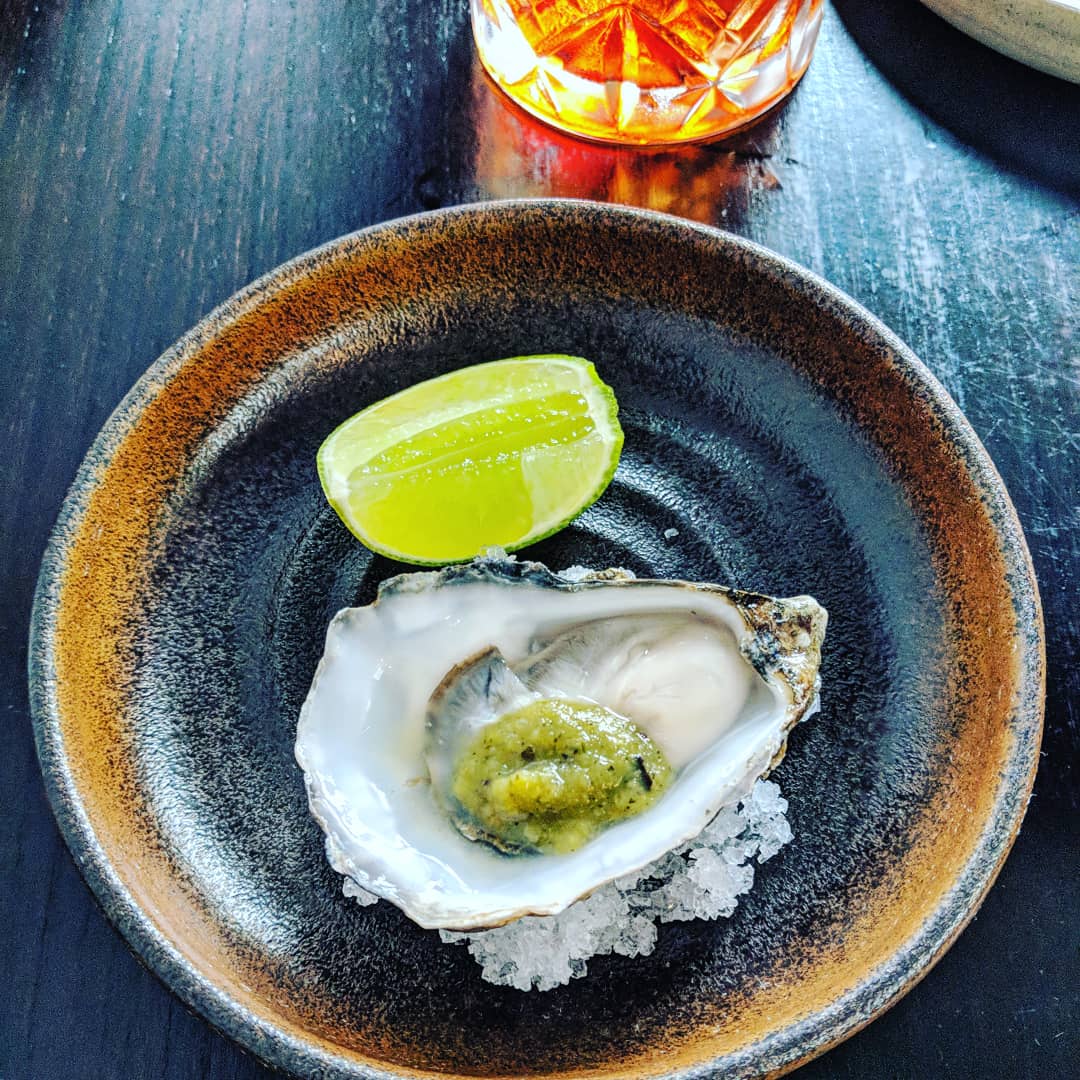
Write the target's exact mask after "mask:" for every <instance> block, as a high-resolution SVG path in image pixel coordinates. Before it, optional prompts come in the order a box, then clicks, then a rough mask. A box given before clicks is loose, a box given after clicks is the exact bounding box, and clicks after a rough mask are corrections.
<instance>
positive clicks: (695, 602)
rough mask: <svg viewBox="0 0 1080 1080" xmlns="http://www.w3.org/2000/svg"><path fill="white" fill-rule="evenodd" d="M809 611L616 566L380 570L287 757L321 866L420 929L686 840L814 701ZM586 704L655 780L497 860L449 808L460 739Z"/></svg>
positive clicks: (480, 914)
mask: <svg viewBox="0 0 1080 1080" xmlns="http://www.w3.org/2000/svg"><path fill="white" fill-rule="evenodd" d="M825 623H826V614H825V611H824V609H823V608H822V607H821V606H820V605H819V604H818V603H817V602H816V601H814V600H813V599H812V598H810V597H805V596H803V597H795V598H793V599H787V600H777V599H772V598H769V597H765V596H760V595H757V594H753V593H745V592H739V591H737V590H733V589H728V588H724V587H721V586H718V585H709V584H693V583H689V582H683V581H657V580H644V579H636V578H633V577H632V576H630V575H628V574H625V573H624V572H621V571H617V570H609V571H602V572H599V573H593V574H590V575H587V576H586V577H585V578H583V579H581V580H578V581H570V580H567V579H566V578H563V577H560V576H559V575H556V574H553V573H551V572H550V571H549V570H547V569H546V568H545V567H543V566H541V565H540V564H538V563H527V562H517V561H515V560H478V561H477V562H474V563H471V564H469V565H467V566H456V567H449V568H447V569H445V570H443V571H440V572H433V573H418V574H404V575H401V576H399V577H396V578H392V579H390V580H389V581H386V582H384V583H383V585H382V586H381V588H380V590H379V595H378V599H377V600H376V602H375V603H374V604H372V605H370V606H369V607H364V608H347V609H345V610H344V611H341V612H339V613H338V614H337V615H336V616H335V618H334V619H333V621H332V623H331V625H330V628H329V630H328V632H327V639H326V649H325V652H324V655H323V658H322V660H321V661H320V663H319V667H318V670H317V671H316V674H315V678H314V681H313V683H312V686H311V690H310V691H309V693H308V697H307V700H306V701H305V702H304V706H303V708H302V710H301V715H300V722H299V725H298V728H297V739H296V757H297V760H298V761H299V763H300V765H301V767H302V768H303V770H304V774H305V781H306V784H307V791H308V799H309V803H310V806H311V810H312V813H313V814H314V816H315V818H316V819H317V820H318V822H319V824H320V825H321V826H322V828H323V830H324V832H325V833H326V851H327V856H328V858H329V859H330V862H331V864H332V865H333V866H334V868H335V869H336V870H338V871H339V872H340V873H342V874H344V875H346V876H347V877H348V878H350V879H352V881H353V882H355V883H356V884H357V885H359V886H360V887H362V888H363V889H365V890H367V891H369V892H372V893H374V894H376V895H377V896H380V897H383V898H385V899H387V900H390V901H391V902H393V903H395V904H397V905H398V906H399V907H400V908H402V909H403V910H404V911H405V912H406V914H408V915H409V916H410V917H411V918H412V919H413V920H414V921H415V922H417V923H419V924H420V925H421V926H424V927H428V928H436V927H438V928H445V929H455V930H469V929H479V928H484V927H491V926H498V925H501V924H503V923H506V922H508V921H510V920H511V919H515V918H518V917H520V916H522V915H529V914H555V913H557V912H559V911H562V910H563V909H564V908H566V907H568V906H569V905H570V904H571V903H573V902H574V901H575V900H577V899H579V898H580V897H582V896H585V895H587V894H589V893H590V892H592V891H593V890H594V889H596V888H598V887H599V886H600V885H602V884H604V883H605V882H607V881H611V880H613V879H615V878H618V877H621V876H622V875H624V874H627V873H629V872H631V871H633V870H636V869H639V868H641V867H643V866H645V865H647V864H648V863H650V862H652V861H654V860H655V859H657V858H659V857H660V856H661V855H663V854H664V853H665V852H667V851H670V850H672V849H674V848H676V847H678V846H679V845H681V844H682V843H684V842H685V841H686V840H688V839H690V838H692V837H693V836H696V835H697V833H698V832H700V831H701V829H702V828H704V826H705V825H706V824H708V822H709V821H711V820H712V818H713V817H714V816H715V815H716V814H717V813H718V812H719V811H720V810H721V809H722V808H723V807H726V806H730V805H732V804H733V803H735V802H738V801H739V800H740V799H742V798H743V797H744V796H745V795H746V794H747V793H748V792H749V790H750V788H751V787H752V786H753V784H754V782H755V781H756V780H757V779H758V778H759V777H761V776H764V775H765V774H766V773H768V772H769V771H770V769H772V768H773V766H775V765H776V764H777V762H778V761H779V760H780V758H781V757H782V756H783V753H784V749H785V746H786V740H787V735H788V732H789V731H790V729H791V727H792V726H793V725H794V724H795V723H797V722H798V721H799V720H800V719H802V718H803V717H804V716H806V715H807V714H808V712H810V711H811V710H812V708H813V707H814V705H815V703H816V695H817V671H818V664H819V660H820V651H821V643H822V639H823V637H824V632H825ZM552 697H554V698H568V699H574V700H582V699H584V700H587V701H590V702H595V703H596V704H597V705H599V706H603V707H604V708H606V709H610V710H612V711H613V712H615V713H617V714H619V715H620V716H623V717H627V718H628V719H630V720H632V721H633V722H634V724H636V725H637V726H638V727H639V728H640V729H641V730H642V731H644V732H645V734H646V735H647V736H648V737H649V738H650V739H652V740H653V741H654V742H655V743H656V744H657V745H658V746H659V747H660V748H661V750H662V751H663V753H664V754H665V755H666V757H667V759H668V761H669V762H670V764H671V766H672V767H673V770H674V772H673V778H672V779H671V781H670V783H669V784H668V786H667V787H666V788H665V790H664V791H663V793H662V795H661V796H660V797H659V798H658V799H657V800H656V801H655V803H653V804H652V805H650V806H649V807H648V808H647V809H645V810H644V811H642V812H641V813H639V814H637V815H636V816H634V817H630V818H627V819H625V820H622V821H619V822H618V823H617V824H613V825H611V826H610V827H608V828H607V829H606V830H604V831H603V832H601V833H600V834H599V835H597V836H595V837H593V838H592V839H590V840H589V841H588V842H587V843H585V844H584V846H582V847H580V848H578V849H577V850H575V851H571V852H568V853H562V854H545V855H514V856H508V855H506V854H503V853H502V852H501V851H499V850H496V848H495V847H493V846H491V845H490V844H488V843H484V842H482V841H479V840H475V839H470V838H469V834H470V829H469V823H468V822H466V821H461V820H457V821H455V806H454V799H453V797H452V795H451V794H450V791H449V788H450V780H451V777H452V775H453V770H454V762H455V759H456V757H457V755H458V754H459V753H460V751H461V747H462V746H463V745H464V744H465V743H466V742H467V741H468V739H469V738H470V737H471V736H472V735H473V734H475V732H476V731H478V730H480V729H481V728H482V727H483V726H484V725H485V724H487V723H490V722H492V721H493V720H494V719H497V718H498V717H499V716H500V715H503V714H505V713H506V712H507V710H508V709H510V708H513V707H514V706H515V705H516V704H519V703H520V702H521V701H523V700H524V701H528V700H531V699H534V698H552Z"/></svg>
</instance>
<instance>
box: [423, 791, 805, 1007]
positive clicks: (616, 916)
mask: <svg viewBox="0 0 1080 1080" xmlns="http://www.w3.org/2000/svg"><path fill="white" fill-rule="evenodd" d="M787 805H788V804H787V800H786V799H785V798H783V797H782V796H781V794H780V788H779V787H778V786H777V785H776V784H774V783H773V782H772V781H770V780H759V781H758V782H757V784H755V785H754V788H753V789H752V790H751V792H750V794H749V796H748V797H747V798H746V799H745V800H744V801H743V802H741V803H739V805H738V806H736V807H729V808H728V809H726V810H722V811H721V812H720V813H719V814H718V815H717V816H716V817H715V818H714V819H713V820H712V822H711V823H710V824H709V825H708V826H706V828H705V829H704V830H703V831H702V832H701V833H699V834H698V835H697V836H696V837H695V838H694V839H693V840H691V841H689V842H688V843H686V844H684V845H683V846H682V847H681V848H678V849H677V850H675V851H672V852H669V853H668V854H667V855H664V856H662V857H661V858H660V859H658V860H657V861H656V862H654V863H652V864H651V865H649V866H646V867H645V868H644V869H642V870H639V871H637V872H635V873H633V874H629V875H627V876H626V877H623V878H619V879H618V880H617V881H613V882H611V883H610V884H608V885H605V886H603V888H600V889H597V891H596V892H594V893H593V894H592V895H591V896H589V897H587V898H586V899H584V900H579V901H578V902H577V903H576V904H571V906H570V907H569V908H567V909H566V911H564V912H562V913H561V914H559V915H554V916H527V917H525V918H523V919H517V920H516V921H514V922H512V923H508V924H507V925H506V926H500V927H498V928H496V929H494V930H479V931H470V932H465V933H458V932H456V931H451V930H440V931H439V934H440V936H441V937H442V940H443V941H445V942H454V943H456V944H459V945H468V948H469V952H470V953H471V954H472V956H473V958H474V959H475V960H476V962H477V963H478V964H480V965H481V967H482V969H483V970H482V972H481V975H482V977H483V978H484V979H486V980H487V981H488V982H491V983H495V984H496V985H500V986H513V987H515V988H516V989H518V990H531V989H533V988H534V987H535V988H536V989H537V990H551V989H554V988H555V987H556V986H563V985H565V984H566V983H568V982H569V981H570V980H571V979H577V978H580V977H581V976H582V975H584V974H585V973H586V963H585V962H586V961H587V960H588V959H589V957H591V956H597V955H600V954H602V953H612V952H614V953H619V954H620V955H621V956H648V955H649V953H651V952H652V951H653V949H654V947H655V946H656V938H657V927H656V921H657V920H659V921H660V922H662V923H665V922H674V921H676V920H685V919H717V918H721V917H726V916H729V915H731V914H732V912H733V911H734V910H735V908H736V906H737V905H738V899H737V898H738V897H739V896H741V895H743V893H745V892H747V891H749V889H750V887H751V885H753V883H754V868H753V866H752V865H751V864H750V860H751V859H755V860H756V861H757V862H758V863H763V862H765V860H766V859H771V858H772V857H773V855H775V854H776V853H777V852H778V851H779V850H780V849H781V848H782V847H783V846H784V845H785V844H786V843H787V842H788V841H789V840H790V839H791V837H792V832H791V826H790V825H788V823H787V819H786V818H785V816H784V814H785V812H786V810H787Z"/></svg>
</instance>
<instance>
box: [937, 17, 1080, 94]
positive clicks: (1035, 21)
mask: <svg viewBox="0 0 1080 1080" xmlns="http://www.w3.org/2000/svg"><path fill="white" fill-rule="evenodd" d="M922 2H923V3H924V4H925V5H926V6H927V7H928V8H930V10H931V11H934V12H937V14H938V15H940V16H941V17H942V18H943V19H946V20H947V21H948V22H950V23H952V24H953V26H955V27H956V28H957V29H958V30H962V31H963V32H964V33H965V34H969V35H970V36H971V37H973V38H975V40H976V41H981V42H982V43H983V44H984V45H989V46H990V48H991V49H996V50H997V51H998V52H1000V53H1004V54H1005V55H1006V56H1011V57H1012V58H1013V59H1014V60H1019V61H1020V62H1021V63H1023V64H1028V65H1030V66H1031V67H1034V68H1038V69H1039V70H1040V71H1045V72H1047V74H1049V75H1057V76H1058V78H1060V79H1069V80H1070V81H1071V82H1074V83H1080V0H1008V3H1004V2H1003V0H922Z"/></svg>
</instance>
